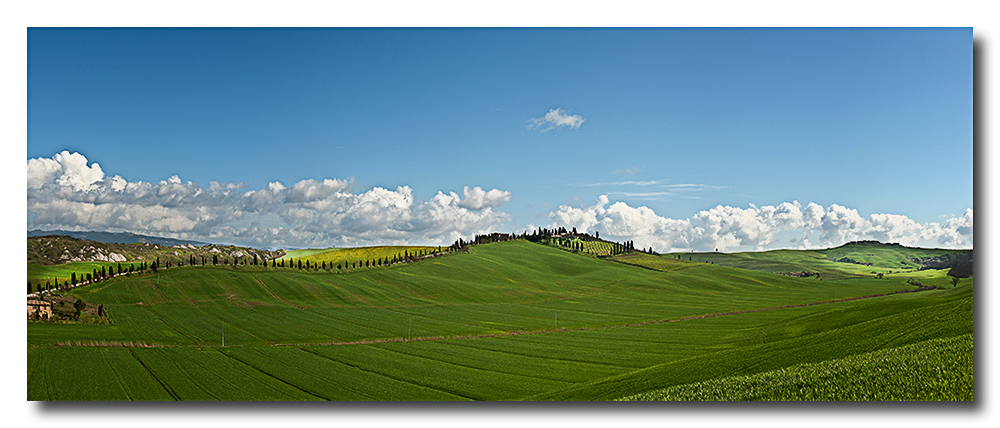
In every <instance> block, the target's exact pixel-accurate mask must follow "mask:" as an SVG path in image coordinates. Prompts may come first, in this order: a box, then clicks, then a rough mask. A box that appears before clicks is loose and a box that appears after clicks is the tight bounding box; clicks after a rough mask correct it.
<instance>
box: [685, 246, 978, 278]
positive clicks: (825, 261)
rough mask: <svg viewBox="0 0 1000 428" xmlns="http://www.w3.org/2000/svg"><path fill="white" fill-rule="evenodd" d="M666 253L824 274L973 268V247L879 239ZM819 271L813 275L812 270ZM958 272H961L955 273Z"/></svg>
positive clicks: (765, 268)
mask: <svg viewBox="0 0 1000 428" xmlns="http://www.w3.org/2000/svg"><path fill="white" fill-rule="evenodd" d="M666 257H675V258H679V259H681V260H691V261H697V262H703V263H714V264H717V265H720V266H728V267H735V268H741V269H752V270H760V271H767V272H775V273H783V274H789V273H794V274H796V275H802V274H809V273H812V274H813V275H814V276H817V277H818V276H822V277H823V278H842V277H852V276H857V275H876V274H878V273H882V274H884V275H888V274H910V273H913V272H917V271H920V270H924V269H947V268H953V267H959V266H963V267H962V268H959V270H958V271H957V272H962V274H963V275H964V274H965V272H966V271H967V272H968V275H971V271H972V267H971V264H972V250H954V249H941V248H913V247H906V246H903V245H900V244H884V243H881V242H878V241H855V242H849V243H847V244H844V245H841V246H839V247H835V248H827V249H823V250H770V251H759V252H740V253H718V252H710V253H697V252H694V253H672V254H668V255H666ZM817 273H818V274H821V275H815V274H817ZM954 276H961V275H954Z"/></svg>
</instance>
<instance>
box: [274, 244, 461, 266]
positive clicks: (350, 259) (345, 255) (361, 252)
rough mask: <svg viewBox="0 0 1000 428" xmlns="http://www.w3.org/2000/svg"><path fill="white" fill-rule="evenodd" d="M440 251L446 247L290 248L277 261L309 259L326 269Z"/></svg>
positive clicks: (303, 260)
mask: <svg viewBox="0 0 1000 428" xmlns="http://www.w3.org/2000/svg"><path fill="white" fill-rule="evenodd" d="M439 249H440V250H441V251H442V252H443V251H445V250H446V248H440V247H426V246H423V247H421V246H382V247H358V248H321V249H307V250H292V251H289V252H288V253H287V254H285V256H284V257H281V258H279V259H278V261H282V260H285V261H288V260H292V261H301V262H303V263H304V262H306V261H309V262H310V263H312V264H316V265H320V266H322V265H323V263H326V265H327V266H328V269H334V268H335V267H336V266H337V265H343V266H345V267H346V266H348V265H350V264H352V263H360V264H363V263H364V262H365V261H374V260H379V259H382V260H392V259H393V258H397V259H400V260H402V259H403V257H404V256H407V255H409V256H413V255H416V254H431V253H433V252H436V251H438V250H439Z"/></svg>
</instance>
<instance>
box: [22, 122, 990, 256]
mask: <svg viewBox="0 0 1000 428" xmlns="http://www.w3.org/2000/svg"><path fill="white" fill-rule="evenodd" d="M550 113H551V112H550ZM581 122H582V119H581ZM577 126H579V122H577ZM27 193H28V194H27V197H28V205H27V206H28V212H29V215H28V228H29V229H35V228H39V229H71V230H96V231H113V232H118V231H127V232H132V233H140V234H149V235H157V236H163V237H171V238H180V239H195V240H202V241H210V242H218V243H234V244H239V245H249V246H257V247H284V248H293V247H298V248H302V247H330V246H364V245H391V244H430V245H433V244H437V245H448V244H450V243H452V242H454V241H455V240H456V239H458V238H463V239H468V238H471V237H472V236H474V235H476V234H481V233H489V232H494V231H506V230H509V229H508V226H506V224H507V222H509V221H510V220H511V216H510V215H509V214H507V213H505V212H503V211H499V210H497V209H498V208H499V207H500V206H501V205H502V204H504V203H506V202H508V201H509V200H510V199H511V197H512V195H511V193H510V192H508V191H504V190H500V189H491V190H488V191H487V190H483V189H482V188H481V187H471V188H470V187H469V186H465V187H464V188H463V191H462V195H459V194H457V193H455V192H448V193H445V192H442V191H438V192H437V194H436V195H435V196H434V197H432V198H430V200H427V201H415V200H414V197H413V189H411V188H410V187H408V186H399V187H397V188H396V189H395V190H389V189H385V188H381V187H375V188H372V189H370V190H367V191H359V192H355V189H354V180H353V178H348V179H324V180H322V181H318V180H314V179H306V180H302V181H299V182H297V183H294V184H292V185H291V186H286V185H284V184H282V183H280V182H271V183H268V185H267V186H265V187H264V188H262V189H259V190H250V189H247V188H246V186H245V185H244V184H243V183H226V182H217V181H213V182H211V183H209V185H208V187H202V186H200V185H199V184H198V183H194V182H191V181H184V180H182V179H181V178H180V177H178V176H176V175H175V176H172V177H170V178H168V179H166V180H161V181H159V182H158V183H148V182H143V181H134V182H133V181H127V180H125V179H124V178H122V177H120V176H118V175H112V176H107V175H106V174H105V172H104V171H103V170H102V169H101V166H100V165H98V164H96V163H93V164H89V163H88V160H87V158H86V157H85V156H84V155H82V154H79V153H70V152H68V151H63V152H60V153H57V154H56V155H54V156H53V157H51V158H34V159H29V160H28V162H27ZM549 218H550V219H551V224H550V225H548V226H545V227H557V226H564V227H567V228H571V227H575V228H577V230H580V231H583V232H588V233H593V232H595V231H596V232H600V234H601V237H602V238H606V239H610V240H615V241H625V240H632V241H634V243H635V245H636V247H639V248H648V247H652V248H653V249H654V250H656V251H658V252H668V251H682V250H698V251H711V250H714V249H719V250H720V251H726V250H734V249H757V250H761V249H772V248H815V247H819V246H824V247H825V246H837V245H840V244H843V243H845V242H848V241H854V240H867V239H874V240H879V241H882V242H896V243H900V244H903V245H908V246H925V247H943V248H972V246H973V210H972V209H971V208H969V209H967V210H966V212H965V213H963V214H962V215H961V216H959V217H953V218H949V219H947V220H946V221H944V222H943V224H941V223H937V222H928V223H917V222H915V221H913V220H912V219H909V218H908V217H906V216H905V215H899V214H880V213H879V214H872V215H870V216H868V217H862V216H861V215H860V214H859V213H858V212H857V210H855V209H851V208H848V207H844V206H841V205H837V204H832V205H830V206H828V207H823V206H821V205H819V204H816V203H812V202H810V203H809V204H807V205H804V206H803V205H802V204H801V203H799V202H798V201H792V202H784V203H781V204H779V205H778V206H762V207H756V206H754V205H752V204H751V205H750V207H748V208H739V207H731V206H722V205H719V206H716V207H714V208H711V209H708V210H703V211H700V212H698V213H696V214H695V215H694V216H692V217H691V218H689V219H683V220H678V219H671V218H666V217H662V216H659V215H657V214H656V213H655V212H654V211H653V210H652V209H650V208H648V207H645V206H642V207H632V206H629V205H628V204H626V203H624V202H615V203H611V201H610V200H609V198H608V196H607V195H602V196H600V197H599V199H598V201H597V203H596V204H595V205H592V206H589V207H571V206H569V205H561V206H559V207H558V208H557V209H556V210H555V211H552V212H551V213H549ZM534 228H535V226H534V225H530V226H528V227H527V228H526V229H527V230H532V229H534ZM522 230H523V229H522ZM779 236H791V238H789V239H779ZM812 240H815V241H816V242H814V241H812Z"/></svg>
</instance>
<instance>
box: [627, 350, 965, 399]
mask: <svg viewBox="0 0 1000 428" xmlns="http://www.w3.org/2000/svg"><path fill="white" fill-rule="evenodd" d="M972 355H973V354H972V334H963V335H961V336H955V337H949V338H944V339H931V340H926V341H923V342H918V343H915V344H912V345H906V346H901V347H898V348H887V349H882V350H879V351H874V352H868V353H864V354H857V355H852V356H849V357H845V358H840V359H835V360H827V361H823V362H820V363H812V364H799V365H795V366H792V367H784V368H780V369H777V370H771V371H768V372H763V373H757V374H753V375H743V376H730V377H726V378H720V379H712V380H708V381H703V382H696V383H691V384H686V385H679V386H674V387H670V388H665V389H660V390H656V391H650V392H646V393H643V394H637V395H633V396H630V397H626V398H624V399H621V400H622V401H691V400H697V401H748V400H753V401H760V400H768V401H788V400H820V401H893V400H921V401H929V400H962V401H971V400H972V398H973V390H972V385H973V376H972V373H973V369H972Z"/></svg>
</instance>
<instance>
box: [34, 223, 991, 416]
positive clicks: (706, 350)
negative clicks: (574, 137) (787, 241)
mask: <svg viewBox="0 0 1000 428" xmlns="http://www.w3.org/2000/svg"><path fill="white" fill-rule="evenodd" d="M434 249H435V250H436V248H434ZM340 251H342V250H337V251H326V252H320V253H315V254H300V255H299V256H295V255H294V253H292V254H290V257H292V258H293V259H299V258H300V257H302V258H310V259H311V260H312V258H314V257H325V256H331V257H333V256H332V255H331V254H328V253H333V254H336V253H337V252H340ZM407 251H408V252H409V250H407ZM391 256H392V255H390V254H386V255H384V256H372V257H391ZM806 257H808V256H806ZM316 260H320V259H316ZM323 260H326V259H323ZM330 260H333V259H330ZM799 260H800V259H794V258H793V259H791V262H789V263H791V264H792V265H794V266H796V268H795V269H789V271H801V270H803V269H805V268H806V267H804V266H803V265H802V264H796V263H799ZM326 261H327V262H328V263H329V260H326ZM831 263H832V262H831ZM838 264H844V263H838ZM856 266H860V265H856ZM837 272H839V273H837V274H834V271H833V270H830V271H829V272H827V271H824V272H823V275H822V277H821V278H816V277H809V278H798V277H790V276H784V275H777V274H774V273H771V272H768V271H763V270H750V269H740V268H735V267H728V266H723V265H721V263H716V264H710V263H700V262H696V261H694V260H692V261H688V260H678V259H676V258H675V257H674V256H673V255H665V256H652V255H646V254H629V255H624V256H618V257H615V258H612V259H597V258H594V257H586V256H581V255H580V254H574V253H572V252H568V251H564V250H560V249H557V248H552V247H547V246H544V245H538V244H533V243H528V242H524V241H511V242H502V243H495V244H488V245H481V246H473V247H470V248H469V251H468V252H458V253H451V254H444V255H440V256H437V257H434V258H429V259H424V260H421V261H418V262H415V263H412V264H399V265H394V266H392V267H378V268H369V269H363V270H357V271H338V270H332V271H325V270H318V271H300V270H291V269H287V268H285V269H281V268H271V267H262V266H243V265H241V266H237V267H234V266H218V267H213V266H194V267H191V266H185V267H180V268H171V269H166V270H161V272H160V276H159V278H157V276H156V275H150V274H145V275H133V276H130V277H118V278H113V279H109V280H105V281H103V282H100V283H97V284H94V285H88V286H85V287H80V288H77V289H74V290H73V294H75V295H76V296H78V297H80V298H82V299H83V300H85V301H87V302H88V303H91V304H103V305H104V306H105V307H106V308H107V310H108V313H109V314H110V320H111V324H110V325H107V324H102V325H99V324H80V323H44V322H32V323H29V324H28V349H27V352H28V367H27V378H28V379H27V395H28V399H29V400H595V399H596V400H610V399H619V398H626V397H633V398H635V396H636V395H637V394H647V395H640V396H638V398H640V399H642V398H647V399H688V398H693V399H738V398H728V397H729V396H723V397H722V398H717V396H714V395H710V394H709V395H706V393H704V392H698V391H703V390H711V388H718V386H713V385H716V384H712V383H711V382H743V383H746V382H751V383H752V382H758V383H759V382H761V380H760V379H770V378H768V376H772V377H773V376H781V375H782V373H787V371H788V370H793V371H794V373H795V375H796V376H804V377H807V378H810V379H816V382H817V383H818V384H820V383H823V382H827V381H826V380H824V379H827V378H826V377H823V376H826V375H825V374H824V373H828V372H829V371H830V370H832V369H830V368H827V367H826V366H822V364H834V365H837V364H839V366H836V367H846V368H842V369H837V370H841V372H843V373H848V375H849V376H853V375H851V373H856V372H857V371H858V369H857V367H863V364H867V363H864V362H863V361H865V360H864V359H865V358H874V357H871V356H872V355H880V354H877V353H878V352H890V353H891V352H896V354H892V355H897V354H898V355H903V356H900V357H898V358H900V359H902V360H901V361H910V360H912V359H914V358H916V357H913V356H912V355H913V353H914V352H922V351H920V349H945V350H946V351H942V352H945V354H948V355H955V356H956V359H955V360H954V361H951V362H944V363H942V364H952V365H951V366H947V367H957V368H955V369H954V370H957V373H958V375H949V377H947V378H946V380H947V382H949V384H950V385H956V386H955V387H954V388H941V389H939V390H935V391H937V392H933V393H930V395H926V394H925V395H919V396H920V397H925V398H921V399H932V400H968V399H971V398H972V397H971V392H969V391H971V371H972V367H971V365H972V363H971V358H966V356H965V355H966V354H967V350H969V349H971V340H966V339H964V338H966V337H968V336H967V335H970V334H971V332H972V295H973V285H972V282H973V281H972V279H971V278H968V279H963V280H962V281H961V282H960V283H959V285H958V286H957V287H954V286H952V284H951V282H950V281H949V279H948V278H947V277H946V276H945V274H944V272H945V271H940V270H938V271H922V272H921V275H922V278H924V279H922V280H921V283H923V284H925V285H936V286H939V287H941V288H939V289H933V290H928V291H921V292H902V291H913V290H915V289H916V287H915V286H912V285H910V284H907V283H906V282H905V279H908V278H909V276H907V277H906V278H904V277H902V276H900V277H895V278H893V277H889V278H883V279H875V278H873V277H872V275H870V274H867V272H865V274H864V275H862V274H860V273H859V274H852V273H851V271H837ZM897 292H898V293H897ZM934 340H941V342H933V341H934ZM963 340H965V342H963ZM223 341H224V344H223ZM966 342H968V343H967V346H966ZM911 345H912V346H915V347H916V348H912V347H908V346H911ZM914 349H916V350H914ZM873 353H874V354H873ZM968 354H969V355H971V352H968ZM859 361H861V362H859ZM949 361H950V360H949ZM859 364H861V366H859ZM852 365H853V366H852ZM851 367H854V368H851ZM887 367H888V366H887ZM782 370H785V372H782ZM915 370H916V371H918V372H919V371H920V368H919V367H917V368H915ZM949 370H952V369H949ZM962 370H967V372H968V373H969V374H968V376H965V375H964V374H963V373H965V372H963V371H962ZM887 371H889V372H891V370H887ZM754 376H757V377H754ZM887 376H888V377H889V380H887V381H879V380H871V381H870V382H871V383H869V384H871V385H879V386H878V388H881V389H884V390H885V391H886V392H884V393H883V394H881V395H868V396H863V395H850V394H854V393H855V392H848V393H840V394H841V395H833V396H836V397H855V396H857V397H875V398H871V399H883V398H879V397H896V398H888V399H907V398H906V397H912V396H914V395H912V394H910V393H909V392H907V391H910V390H912V386H907V385H903V386H899V385H897V383H894V382H893V381H892V376H895V377H896V378H898V377H899V376H902V375H899V374H897V375H890V374H889V373H887ZM866 382H869V381H866ZM880 382H881V383H880ZM692 385H694V386H692ZM702 385H708V386H702ZM682 386H683V387H684V388H688V389H686V390H684V391H681V392H677V391H675V390H674V389H670V388H677V387H682ZM906 388H910V389H906ZM664 390H666V391H667V392H661V391H664ZM897 390H898V391H897ZM692 391H693V392H692ZM894 391H895V392H894ZM793 393H794V391H792V392H789V391H786V390H778V389H775V392H769V393H765V394H758V395H747V396H746V397H752V398H748V399H814V398H815V397H819V396H821V395H814V396H800V397H798V398H796V397H794V396H789V395H788V394H793ZM699 394H701V395H699ZM793 395H794V394H793ZM822 396H829V395H822ZM713 397H715V398H713ZM733 397H736V396H733ZM782 397H790V398H782ZM834 399H840V398H834ZM847 399H854V398H847ZM858 399H866V398H858Z"/></svg>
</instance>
